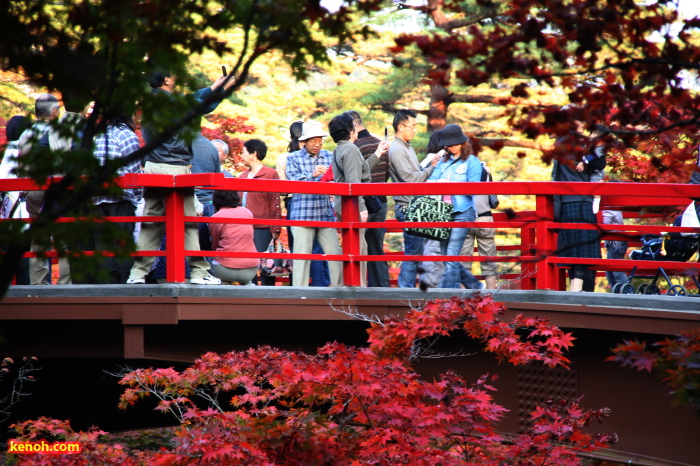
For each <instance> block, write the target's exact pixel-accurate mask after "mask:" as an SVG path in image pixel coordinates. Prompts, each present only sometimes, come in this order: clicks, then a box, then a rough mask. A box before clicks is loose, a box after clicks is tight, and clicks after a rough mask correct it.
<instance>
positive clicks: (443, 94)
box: [427, 84, 452, 132]
mask: <svg viewBox="0 0 700 466" xmlns="http://www.w3.org/2000/svg"><path fill="white" fill-rule="evenodd" d="M451 95H452V94H451V93H450V91H449V90H448V89H447V88H446V87H443V86H441V85H439V84H431V85H430V108H429V109H428V128H427V130H428V131H430V132H432V131H437V130H439V129H442V128H444V127H445V123H446V119H447V107H449V106H450V104H451V103H452V97H451Z"/></svg>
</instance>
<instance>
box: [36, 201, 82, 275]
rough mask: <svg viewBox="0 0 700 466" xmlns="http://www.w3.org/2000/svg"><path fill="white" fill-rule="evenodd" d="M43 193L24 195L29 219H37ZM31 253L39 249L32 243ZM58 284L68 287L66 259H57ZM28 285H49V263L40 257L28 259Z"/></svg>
mask: <svg viewBox="0 0 700 466" xmlns="http://www.w3.org/2000/svg"><path fill="white" fill-rule="evenodd" d="M44 195H45V193H44V191H29V192H28V193H27V195H26V206H27V213H28V214H29V217H30V218H37V217H38V216H39V212H41V207H42V206H43V205H44ZM29 250H30V251H31V252H38V251H40V250H41V248H40V247H39V246H38V245H37V244H36V243H35V242H34V241H32V244H31V246H30V249H29ZM58 273H59V276H58V284H59V285H70V284H71V278H70V265H69V263H68V258H67V257H59V258H58ZM29 283H30V284H31V285H49V284H50V283H51V282H50V278H49V262H48V260H47V259H42V258H40V257H30V258H29Z"/></svg>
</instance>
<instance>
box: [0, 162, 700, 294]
mask: <svg viewBox="0 0 700 466" xmlns="http://www.w3.org/2000/svg"><path fill="white" fill-rule="evenodd" d="M59 179H60V178H59V177H52V178H48V179H47V180H46V182H45V184H41V185H40V184H37V183H35V182H34V181H33V180H31V179H27V178H21V179H18V178H11V179H0V191H32V190H42V189H46V186H48V185H49V184H51V183H53V182H56V181H58V180H59ZM116 182H117V184H118V185H120V186H121V187H123V188H142V187H145V188H163V189H172V195H173V198H172V202H170V203H169V206H174V211H169V210H167V209H166V214H165V215H164V216H162V217H154V216H148V217H134V218H132V219H133V221H135V222H139V221H143V220H144V219H148V220H149V221H164V222H165V223H166V228H167V231H178V228H177V224H179V225H182V229H184V222H216V223H219V222H230V223H248V224H251V223H252V224H258V225H260V224H263V225H284V226H290V225H296V226H304V225H312V226H325V227H336V228H338V229H340V230H341V232H342V235H343V251H342V254H341V255H337V256H325V255H324V256H323V258H324V259H326V260H342V261H344V262H345V267H344V270H345V276H346V285H351V286H357V285H359V262H360V261H365V260H370V261H371V260H386V256H384V257H380V256H378V257H373V256H363V255H360V254H359V252H360V248H359V236H358V232H359V229H360V228H367V227H370V228H384V227H385V228H390V227H394V228H396V227H400V228H404V227H410V226H449V227H480V228H484V227H489V228H510V229H520V231H521V245H520V256H497V257H495V258H490V257H484V256H479V257H474V258H470V257H468V256H451V257H449V258H445V257H435V256H411V259H414V260H434V261H447V260H469V259H471V260H473V261H475V262H482V261H485V260H494V262H516V261H518V260H520V262H521V263H522V268H523V269H524V268H526V267H529V268H530V271H529V272H527V271H523V273H522V275H526V274H527V273H531V274H532V276H534V277H535V278H532V279H530V282H531V283H529V284H523V287H524V288H533V287H535V285H536V286H537V287H538V288H541V289H559V288H561V284H562V280H561V278H560V277H559V278H557V277H558V274H557V270H556V268H557V267H560V266H561V264H563V262H562V258H559V257H557V256H556V254H555V253H556V234H555V230H558V229H573V228H578V229H598V230H600V231H601V233H602V234H603V237H611V238H612V237H615V238H621V237H628V238H632V239H633V238H634V237H635V235H636V236H639V234H641V233H661V232H671V231H673V232H700V229H691V228H683V227H669V226H663V225H659V226H654V225H600V224H598V225H581V224H562V223H554V222H553V221H552V219H553V196H554V195H571V194H576V195H598V196H601V209H602V208H608V207H613V208H615V209H619V210H626V211H638V212H639V211H642V210H643V209H644V208H645V207H656V206H677V207H679V208H681V207H685V206H687V205H688V203H689V202H690V201H691V199H700V185H679V184H668V183H657V184H642V183H572V182H550V181H541V182H516V181H508V182H503V181H500V182H498V181H494V182H489V183H483V182H475V183H471V182H469V183H367V184H348V183H320V182H308V181H288V180H258V179H255V180H251V179H241V178H225V177H224V176H223V174H220V173H200V174H190V175H153V174H128V175H124V176H122V177H119V178H117V179H116ZM192 188H204V189H231V190H236V191H249V192H281V193H293V194H327V195H334V196H341V197H342V198H343V201H342V206H343V212H344V215H343V221H342V222H320V223H319V222H307V221H291V220H286V219H282V220H274V219H254V220H252V221H251V220H246V221H245V222H244V221H241V220H236V219H230V220H217V219H211V218H209V217H185V216H184V208H183V204H182V200H183V197H182V189H192ZM439 194H452V195H459V194H467V195H468V194H498V195H516V196H518V195H527V196H533V195H534V196H536V204H537V209H536V210H535V211H528V212H509V213H508V214H504V213H498V212H495V215H494V221H493V222H479V223H478V224H477V223H476V222H449V223H441V224H430V223H423V224H416V223H414V224H411V223H407V222H405V223H401V224H400V225H399V224H398V223H397V222H396V221H386V222H380V223H361V222H360V219H359V211H358V210H357V196H361V195H384V196H394V195H439ZM129 219H130V218H128V217H120V218H118V219H117V218H115V220H118V221H130V220H129ZM60 221H73V219H70V218H67V219H61V220H60ZM170 236H171V235H168V245H167V248H166V249H167V250H166V252H165V254H163V252H158V251H141V252H138V253H136V255H139V256H142V255H158V256H161V255H165V256H166V257H167V258H168V272H167V273H168V281H175V282H181V281H184V261H183V260H182V259H184V257H185V256H187V255H201V256H206V257H209V256H212V255H214V254H216V255H226V254H225V253H224V254H221V253H216V252H207V251H201V252H200V251H185V250H184V241H183V244H180V245H177V244H175V243H174V241H175V239H173V240H171V239H170ZM172 236H174V237H177V238H176V239H177V240H178V241H180V240H182V236H181V235H179V234H175V235H172ZM536 239H537V240H536ZM509 249H510V250H513V249H515V250H517V249H518V248H517V246H516V247H514V248H509ZM238 254H239V257H256V254H261V253H245V255H242V253H238ZM265 254H266V255H267V256H268V257H275V258H277V257H288V258H292V259H318V257H317V256H315V255H312V254H284V256H281V255H280V254H275V253H272V254H268V253H265ZM34 255H35V254H32V253H30V254H28V256H34ZM49 255H52V254H49ZM257 257H259V256H257ZM390 257H391V256H390ZM583 261H584V262H586V261H587V262H586V263H590V264H601V263H608V264H611V265H610V266H609V268H619V260H618V261H612V262H607V261H611V260H608V259H605V260H591V259H584V260H583ZM571 262H574V261H571ZM576 262H578V261H576ZM613 262H614V264H613ZM635 262H636V261H635ZM646 262H649V261H646ZM171 264H172V266H171ZM535 265H537V267H534V266H535ZM644 266H649V264H645V265H644ZM678 268H681V269H682V268H683V266H682V265H679V267H678ZM685 268H687V269H691V268H692V267H691V266H686V267H685ZM559 275H560V274H559Z"/></svg>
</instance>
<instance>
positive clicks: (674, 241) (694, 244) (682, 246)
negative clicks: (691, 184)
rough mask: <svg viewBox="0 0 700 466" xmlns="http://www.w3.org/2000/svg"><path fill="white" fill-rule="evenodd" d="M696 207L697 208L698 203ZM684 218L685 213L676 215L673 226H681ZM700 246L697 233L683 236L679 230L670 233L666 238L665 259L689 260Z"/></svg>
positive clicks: (699, 238)
mask: <svg viewBox="0 0 700 466" xmlns="http://www.w3.org/2000/svg"><path fill="white" fill-rule="evenodd" d="M695 208H696V209H697V203H696V204H695ZM682 219H683V215H679V216H678V217H676V219H675V220H674V221H673V226H674V227H679V226H681V221H682ZM698 247H700V237H698V236H697V235H690V236H688V235H686V236H683V235H682V234H681V233H678V232H674V233H669V234H668V235H667V236H666V239H665V240H664V250H665V251H666V257H665V258H664V260H668V261H678V262H687V261H688V260H690V258H691V257H693V254H695V251H697V250H698Z"/></svg>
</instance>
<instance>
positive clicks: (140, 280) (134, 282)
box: [126, 277, 146, 285]
mask: <svg viewBox="0 0 700 466" xmlns="http://www.w3.org/2000/svg"><path fill="white" fill-rule="evenodd" d="M126 284H127V285H145V284H146V279H145V278H131V277H129V279H128V280H127V281H126Z"/></svg>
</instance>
